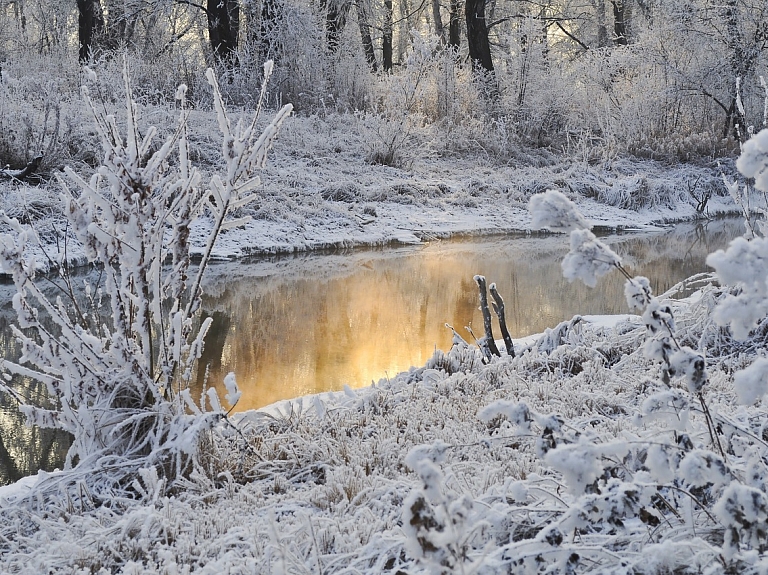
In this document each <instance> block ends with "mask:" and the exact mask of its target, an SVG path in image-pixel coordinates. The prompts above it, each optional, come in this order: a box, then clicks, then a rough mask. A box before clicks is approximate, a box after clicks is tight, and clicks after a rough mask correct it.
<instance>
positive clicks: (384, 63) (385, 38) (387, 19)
mask: <svg viewBox="0 0 768 575" xmlns="http://www.w3.org/2000/svg"><path fill="white" fill-rule="evenodd" d="M383 30H384V32H383V34H382V36H381V67H382V68H384V71H385V72H391V71H392V0H384V26H383Z"/></svg>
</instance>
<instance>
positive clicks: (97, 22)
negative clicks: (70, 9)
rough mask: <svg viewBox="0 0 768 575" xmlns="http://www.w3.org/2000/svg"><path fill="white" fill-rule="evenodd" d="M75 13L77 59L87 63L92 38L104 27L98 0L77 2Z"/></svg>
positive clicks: (91, 46)
mask: <svg viewBox="0 0 768 575" xmlns="http://www.w3.org/2000/svg"><path fill="white" fill-rule="evenodd" d="M77 12H78V20H77V35H78V41H79V42H80V51H79V57H80V61H81V62H87V61H88V59H89V58H90V57H91V50H92V49H93V40H94V36H95V34H96V33H97V32H98V31H99V30H100V29H101V28H102V27H103V25H104V20H103V17H102V15H101V4H100V3H99V1H98V0H77Z"/></svg>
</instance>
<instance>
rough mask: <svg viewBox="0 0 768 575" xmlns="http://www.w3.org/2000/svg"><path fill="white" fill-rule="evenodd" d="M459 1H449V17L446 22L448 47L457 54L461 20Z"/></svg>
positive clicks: (459, 42) (459, 45)
mask: <svg viewBox="0 0 768 575" xmlns="http://www.w3.org/2000/svg"><path fill="white" fill-rule="evenodd" d="M460 6H461V3H460V1H459V0H451V10H450V11H451V17H450V20H449V21H448V45H449V46H450V47H451V48H453V49H454V50H455V51H457V52H458V50H459V48H461V18H460V16H459V8H460Z"/></svg>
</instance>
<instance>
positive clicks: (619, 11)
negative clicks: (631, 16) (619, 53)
mask: <svg viewBox="0 0 768 575" xmlns="http://www.w3.org/2000/svg"><path fill="white" fill-rule="evenodd" d="M611 4H613V36H614V38H613V41H614V42H615V43H616V45H617V46H626V45H627V44H628V43H629V41H628V39H627V23H626V6H625V5H624V1H623V0H611Z"/></svg>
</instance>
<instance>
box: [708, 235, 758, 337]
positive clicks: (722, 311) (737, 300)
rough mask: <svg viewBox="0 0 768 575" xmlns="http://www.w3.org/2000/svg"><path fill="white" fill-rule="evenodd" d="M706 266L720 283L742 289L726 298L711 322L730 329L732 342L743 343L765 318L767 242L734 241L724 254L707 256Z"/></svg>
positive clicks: (717, 253) (718, 253)
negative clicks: (733, 339)
mask: <svg viewBox="0 0 768 575" xmlns="http://www.w3.org/2000/svg"><path fill="white" fill-rule="evenodd" d="M707 264H708V265H710V266H712V267H713V268H715V272H716V273H717V277H718V279H719V280H720V282H721V283H723V284H725V285H731V286H738V287H740V288H742V289H741V292H740V293H739V294H738V295H733V294H728V295H726V297H725V299H724V301H723V302H721V303H720V304H719V305H718V306H717V308H716V309H715V313H714V314H713V318H714V320H715V321H716V322H717V323H718V324H719V325H722V326H725V325H730V327H731V329H732V330H733V335H734V337H735V338H736V339H738V340H745V339H746V338H747V337H748V336H749V332H750V331H751V330H752V329H754V328H755V327H756V326H757V323H758V321H760V320H761V319H762V318H764V317H766V315H768V239H767V238H754V239H752V240H747V239H745V238H736V239H735V240H733V241H732V242H731V244H730V246H729V247H728V249H727V250H725V251H723V250H718V251H716V252H714V253H712V254H710V255H709V256H708V257H707Z"/></svg>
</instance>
